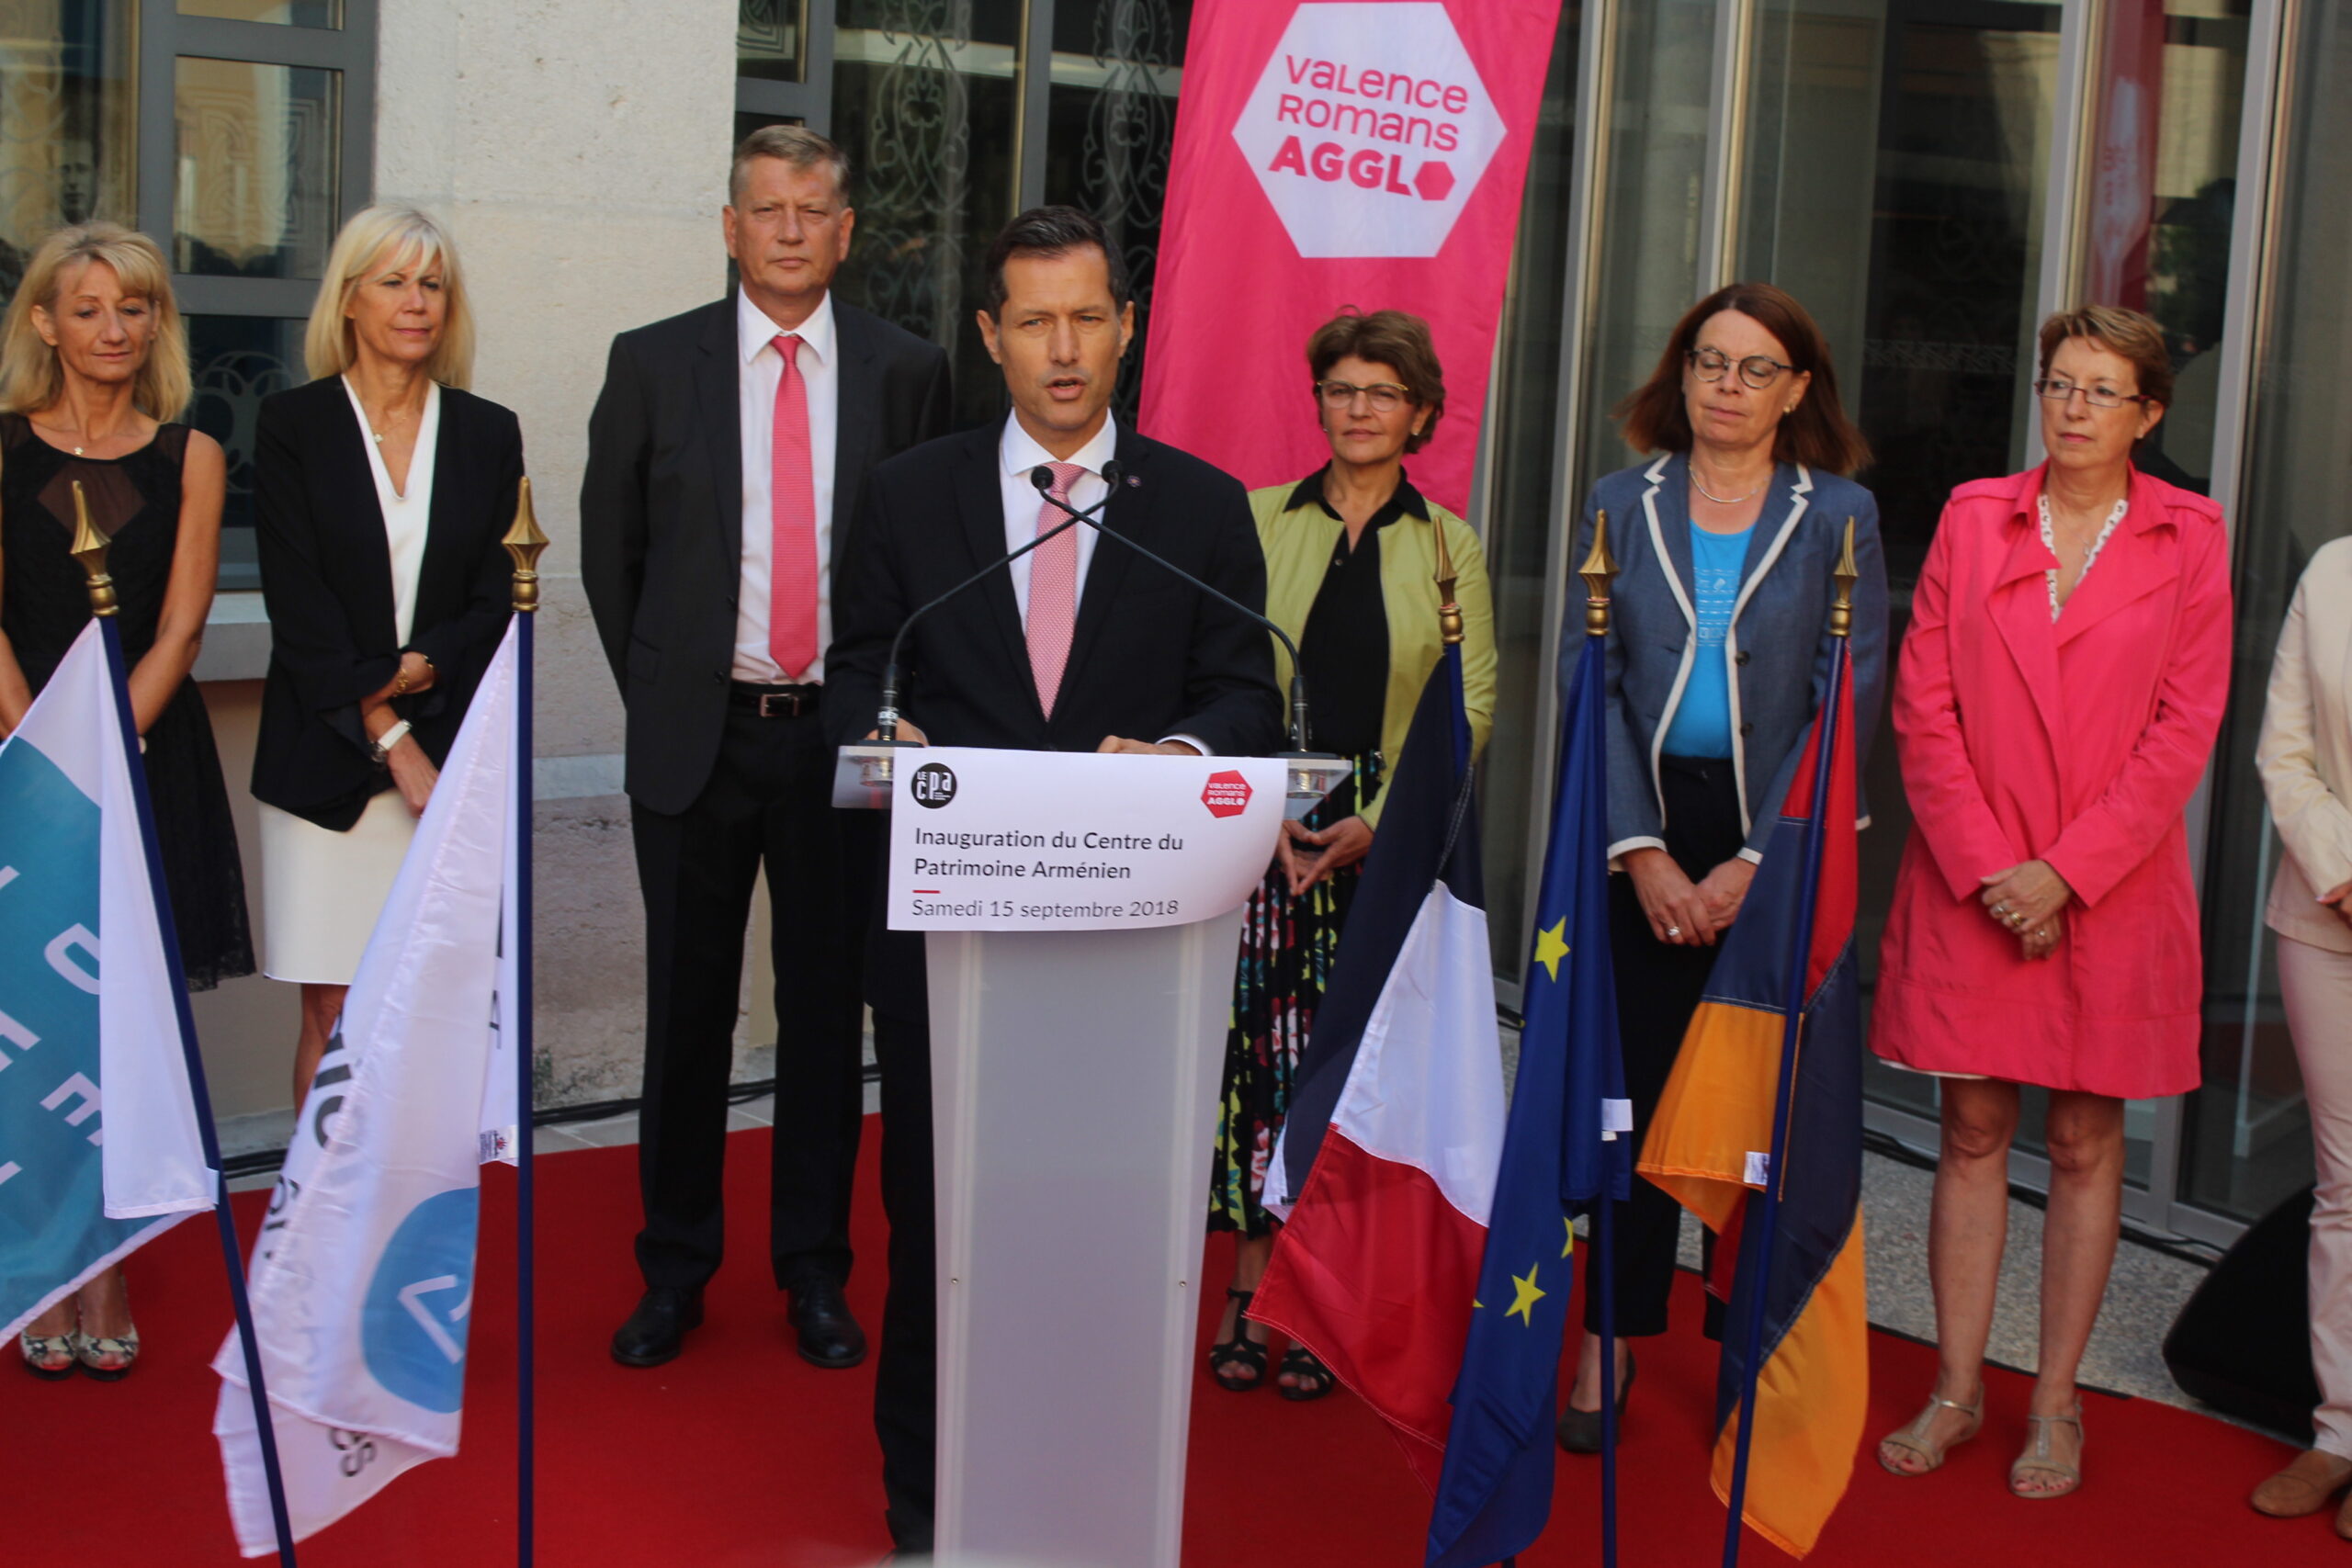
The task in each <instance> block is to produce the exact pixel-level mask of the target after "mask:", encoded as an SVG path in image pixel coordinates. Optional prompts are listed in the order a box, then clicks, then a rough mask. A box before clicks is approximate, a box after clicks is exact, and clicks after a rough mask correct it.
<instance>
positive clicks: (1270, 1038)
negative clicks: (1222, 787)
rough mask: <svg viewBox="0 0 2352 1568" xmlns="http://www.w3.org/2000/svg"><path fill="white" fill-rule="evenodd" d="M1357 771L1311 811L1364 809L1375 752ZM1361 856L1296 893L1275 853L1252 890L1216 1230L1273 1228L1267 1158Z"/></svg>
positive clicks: (1319, 814)
mask: <svg viewBox="0 0 2352 1568" xmlns="http://www.w3.org/2000/svg"><path fill="white" fill-rule="evenodd" d="M1353 761H1354V763H1355V772H1354V773H1353V775H1352V776H1351V778H1350V779H1349V780H1348V781H1347V782H1346V783H1344V784H1341V785H1340V787H1339V788H1338V789H1336V790H1334V791H1333V792H1332V793H1331V795H1330V797H1329V798H1328V799H1327V800H1325V801H1324V803H1323V804H1322V806H1320V807H1317V809H1316V811H1315V813H1314V814H1313V815H1312V816H1310V817H1309V818H1307V819H1306V825H1307V826H1308V827H1310V828H1313V829H1324V828H1328V827H1329V826H1330V825H1331V824H1332V823H1334V822H1341V821H1345V820H1346V819H1347V818H1350V817H1352V816H1354V815H1355V814H1356V810H1357V807H1356V802H1357V801H1359V800H1370V799H1371V798H1372V797H1373V795H1374V794H1375V793H1376V792H1377V791H1378V790H1379V788H1380V775H1381V763H1380V756H1379V753H1377V752H1372V753H1367V754H1366V755H1364V756H1361V757H1357V758H1355V759H1353ZM1362 874H1363V862H1362V861H1358V862H1357V863H1355V864H1353V865H1351V866H1346V867H1343V868H1342V869H1340V870H1339V871H1336V872H1333V873H1332V874H1330V875H1329V876H1328V877H1326V878H1324V879H1323V880H1322V881H1320V882H1318V883H1317V884H1316V885H1315V886H1312V887H1310V888H1308V889H1307V890H1306V892H1305V893H1303V894H1301V895H1300V896H1299V897H1295V898H1294V897H1291V893H1290V883H1289V881H1288V879H1287V878H1285V877H1284V876H1283V871H1282V864H1281V863H1280V862H1279V861H1277V862H1276V863H1274V864H1273V865H1272V866H1270V867H1269V868H1268V869H1267V872H1266V879H1265V880H1264V881H1263V882H1261V883H1260V884H1259V885H1258V889H1257V891H1256V892H1254V893H1252V894H1250V908H1249V909H1248V910H1247V912H1246V913H1245V914H1244V915H1243V917H1242V923H1241V951H1240V956H1239V959H1238V963H1237V964H1236V965H1235V969H1234V976H1233V1022H1232V1025H1231V1027H1230V1028H1229V1029H1228V1031H1227V1034H1226V1037H1225V1077H1224V1081H1223V1084H1222V1087H1221V1089H1220V1092H1219V1093H1218V1096H1217V1118H1216V1147H1215V1148H1214V1150H1213V1151H1212V1152H1211V1154H1210V1156H1209V1229H1211V1230H1213V1231H1238V1232H1239V1233H1240V1234H1241V1235H1246V1236H1260V1235H1266V1234H1267V1233H1268V1228H1269V1224H1270V1219H1271V1216H1269V1215H1268V1214H1267V1213H1266V1211H1265V1208H1264V1206H1263V1204H1262V1202H1261V1198H1262V1195H1263V1193H1264V1191H1265V1188H1266V1162H1267V1161H1268V1160H1269V1159H1271V1158H1272V1156H1273V1152H1274V1139H1275V1138H1276V1137H1277V1136H1279V1135H1280V1134H1281V1133H1282V1127H1283V1114H1284V1113H1285V1112H1286V1111H1288V1110H1289V1109H1290V1097H1291V1086H1292V1082H1293V1079H1294V1078H1295V1075H1296V1074H1297V1071H1298V1063H1299V1058H1300V1057H1301V1056H1302V1055H1305V1053H1306V1039H1307V1035H1308V1034H1309V1033H1310V1032H1313V1030H1314V1028H1315V1014H1316V1012H1317V1010H1318V1009H1319V1008H1320V1007H1321V1006H1322V1002H1323V992H1324V989H1325V988H1326V987H1328V986H1329V984H1330V979H1331V963H1332V960H1333V959H1334V958H1335V957H1337V956H1338V954H1339V951H1340V931H1341V929H1342V928H1343V927H1344V926H1345V925H1346V924H1347V919H1348V907H1349V905H1350V904H1351V902H1352V901H1353V900H1354V897H1355V891H1356V882H1357V879H1358V878H1359V877H1360V876H1361V875H1362Z"/></svg>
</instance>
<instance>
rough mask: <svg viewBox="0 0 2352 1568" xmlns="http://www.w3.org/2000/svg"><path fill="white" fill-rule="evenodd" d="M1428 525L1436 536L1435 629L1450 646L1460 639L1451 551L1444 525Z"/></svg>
mask: <svg viewBox="0 0 2352 1568" xmlns="http://www.w3.org/2000/svg"><path fill="white" fill-rule="evenodd" d="M1430 526H1431V529H1432V531H1433V532H1434V533H1435V534H1436V536H1437V629H1438V635H1439V636H1440V637H1443V638H1444V639H1445V643H1446V646H1448V647H1449V648H1450V647H1453V646H1454V645H1455V644H1457V643H1459V642H1461V640H1462V606H1461V605H1460V604H1456V603H1455V602H1454V598H1453V581H1454V577H1453V551H1451V550H1449V549H1447V548H1446V547H1445V525H1444V524H1442V523H1436V524H1432V525H1430Z"/></svg>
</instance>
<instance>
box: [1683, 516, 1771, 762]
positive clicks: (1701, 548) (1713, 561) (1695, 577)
mask: <svg viewBox="0 0 2352 1568" xmlns="http://www.w3.org/2000/svg"><path fill="white" fill-rule="evenodd" d="M1755 531H1756V528H1755V525H1753V524H1750V525H1748V526H1747V527H1745V528H1742V529H1741V530H1740V531H1739V532H1738V533H1736V534H1713V533H1710V532H1708V531H1707V530H1706V529H1704V528H1702V527H1700V526H1699V525H1698V524H1696V523H1693V524H1691V608H1692V609H1693V610H1694V611H1696V612H1697V613H1698V616H1699V647H1698V649H1697V651H1696V652H1695V653H1694V654H1693V655H1692V656H1691V680H1690V683H1689V684H1687V685H1685V686H1684V687H1683V688H1682V701H1681V702H1680V704H1679V705H1677V706H1676V707H1675V710H1674V722H1673V723H1672V724H1669V725H1668V726H1667V728H1666V747H1665V750H1666V752H1667V754H1668V756H1673V757H1722V758H1726V759H1727V758H1729V757H1730V756H1731V670H1730V668H1729V666H1728V664H1727V663H1726V661H1725V660H1724V637H1726V636H1727V635H1728V634H1729V633H1730V631H1731V611H1732V606H1733V605H1734V604H1737V603H1738V602H1739V573H1740V568H1741V567H1743V566H1745V565H1746V564H1747V536H1749V535H1750V534H1752V533H1754V532H1755Z"/></svg>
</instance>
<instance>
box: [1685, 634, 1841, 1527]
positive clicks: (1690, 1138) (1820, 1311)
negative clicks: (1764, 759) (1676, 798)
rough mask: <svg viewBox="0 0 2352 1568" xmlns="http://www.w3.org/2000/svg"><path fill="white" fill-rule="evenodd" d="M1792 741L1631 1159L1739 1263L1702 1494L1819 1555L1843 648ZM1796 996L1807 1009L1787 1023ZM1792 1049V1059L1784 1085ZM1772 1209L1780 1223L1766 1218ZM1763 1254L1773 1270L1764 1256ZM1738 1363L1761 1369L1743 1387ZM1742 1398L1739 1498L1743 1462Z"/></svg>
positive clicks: (1833, 1263) (1835, 1141) (1829, 1489)
mask: <svg viewBox="0 0 2352 1568" xmlns="http://www.w3.org/2000/svg"><path fill="white" fill-rule="evenodd" d="M1804 744H1805V754H1804V760H1803V761H1802V762H1801V763H1800V764H1799V767H1798V769H1797V773H1796V777H1795V779H1794V780H1793V781H1792V784H1791V785H1790V788H1789V794H1788V798H1787V800H1786V801H1785V802H1784V803H1783V805H1782V807H1781V816H1780V819H1779V821H1778V823H1777V825H1776V826H1775V828H1774V829H1773V834H1772V838H1771V840H1770V843H1769V844H1768V845H1767V847H1766V849H1765V852H1764V858H1763V863H1762V864H1761V865H1759V866H1758V868H1757V872H1756V877H1755V881H1754V882H1753V884H1752V885H1751V886H1749V888H1748V892H1747V901H1746V902H1745V903H1744V904H1743V905H1742V906H1741V908H1740V913H1739V919H1737V920H1736V922H1735V923H1734V924H1733V926H1732V928H1731V931H1730V934H1729V935H1728V936H1726V937H1725V938H1724V944H1723V950H1722V953H1721V955H1720V956H1719V957H1718V958H1717V959H1716V961H1715V967H1714V972H1713V976H1711V977H1710V978H1709V980H1708V983H1707V988H1706V992H1705V995H1704V996H1703V998H1702V1000H1701V1002H1700V1006H1699V1010H1698V1012H1697V1014H1696V1015H1695V1016H1693V1018H1692V1019H1691V1029H1690V1032H1688V1033H1687V1034H1686V1035H1685V1036H1684V1037H1683V1042H1682V1052H1681V1055H1679V1057H1678V1058H1677V1060H1676V1062H1675V1066H1674V1072H1673V1075H1672V1077H1669V1078H1668V1082H1667V1087H1666V1092H1665V1095H1664V1097H1663V1098H1662V1099H1661V1100H1660V1101H1659V1104H1658V1109H1657V1115H1656V1116H1655V1117H1654V1118H1653V1120H1652V1122H1651V1126H1650V1132H1649V1138H1648V1141H1647V1143H1646V1144H1645V1146H1644V1148H1643V1150H1642V1157H1641V1164H1640V1169H1641V1171H1642V1173H1643V1174H1644V1175H1645V1176H1646V1177H1648V1178H1649V1179H1651V1180H1652V1181H1654V1182H1656V1183H1657V1185H1658V1186H1660V1187H1662V1188H1664V1189H1665V1190H1667V1191H1668V1192H1670V1193H1672V1194H1673V1195H1674V1197H1675V1198H1676V1200H1677V1201H1679V1202H1680V1203H1681V1204H1682V1206H1683V1207H1684V1208H1686V1209H1689V1210H1690V1211H1691V1213H1694V1214H1697V1215H1698V1216H1699V1218H1700V1219H1701V1220H1702V1221H1703V1222H1704V1223H1705V1224H1706V1225H1707V1228H1708V1229H1710V1230H1712V1231H1713V1232H1714V1233H1715V1235H1716V1238H1717V1241H1718V1243H1719V1244H1720V1245H1719V1246H1718V1247H1717V1249H1716V1257H1717V1258H1718V1259H1724V1258H1733V1257H1736V1258H1737V1271H1736V1274H1735V1275H1734V1276H1733V1278H1732V1280H1731V1281H1730V1285H1729V1292H1728V1293H1729V1297H1730V1312H1729V1314H1728V1315H1727V1318H1726V1322H1727V1324H1728V1325H1729V1326H1728V1328H1727V1331H1726V1333H1725V1336H1724V1351H1723V1360H1722V1365H1721V1370H1720V1371H1719V1374H1718V1377H1717V1382H1716V1392H1715V1412H1716V1427H1717V1437H1716V1441H1715V1450H1714V1464H1713V1482H1714V1487H1715V1493H1716V1495H1717V1496H1719V1497H1722V1498H1723V1499H1724V1501H1725V1502H1726V1503H1727V1504H1730V1503H1733V1502H1734V1501H1735V1499H1737V1500H1738V1503H1739V1506H1740V1507H1741V1512H1742V1516H1743V1517H1744V1518H1745V1519H1746V1521H1747V1524H1748V1525H1749V1527H1750V1528H1752V1529H1755V1530H1756V1531H1757V1532H1758V1533H1759V1534H1761V1535H1762V1536H1764V1537H1765V1539H1767V1540H1770V1541H1771V1542H1772V1543H1773V1544H1775V1545H1776V1546H1779V1547H1780V1548H1781V1550H1783V1551H1787V1552H1789V1553H1791V1554H1792V1555H1793V1556H1797V1557H1803V1556H1804V1555H1805V1554H1806V1553H1807V1552H1808V1551H1812V1550H1813V1547H1814V1544H1815V1541H1817V1540H1819V1539H1820V1535H1821V1531H1822V1528H1823V1527H1824V1526H1825V1525H1826V1523H1827V1522H1828V1519H1829V1516H1830V1514H1831V1512H1832V1511H1833V1510H1834V1509H1835V1508H1836V1507H1837V1506H1838V1499H1839V1498H1840V1497H1841V1496H1842V1495H1844V1494H1845V1490H1846V1484H1847V1483H1848V1481H1849V1479H1851V1477H1852V1473H1853V1468H1854V1453H1855V1450H1856V1448H1857V1446H1858V1444H1859V1443H1860V1438H1861V1433H1862V1423H1863V1415H1864V1408H1865V1406H1866V1404H1867V1403H1868V1399H1869V1370H1868V1369H1869V1359H1868V1349H1867V1347H1866V1345H1865V1343H1864V1336H1865V1334H1866V1333H1867V1332H1868V1329H1869V1319H1868V1316H1867V1314H1866V1303H1865V1301H1864V1293H1863V1279H1862V1227H1861V1224H1860V1218H1861V1213H1860V1194H1861V1165H1862V1034H1861V1004H1860V990H1859V987H1858V981H1857V976H1856V972H1855V958H1854V905H1855V897H1856V892H1855V887H1856V882H1855V863H1856V846H1855V830H1854V825H1855V797H1856V787H1857V786H1856V779H1855V761H1854V758H1855V752H1854V725H1853V695H1852V691H1851V683H1850V681H1849V664H1848V660H1847V654H1846V645H1845V642H1844V640H1843V639H1842V638H1840V639H1838V641H1837V643H1836V647H1835V654H1834V657H1833V659H1832V660H1831V664H1830V679H1829V690H1828V694H1827V698H1826V701H1825V702H1824V704H1823V705H1822V716H1821V717H1819V718H1816V719H1815V723H1814V729H1813V732H1812V734H1811V736H1810V737H1809V738H1808V739H1806V741H1805V743H1804ZM1825 746H1826V748H1827V750H1828V751H1829V755H1830V759H1831V762H1830V766H1829V768H1828V771H1827V776H1826V778H1825V777H1823V776H1822V751H1823V750H1824V748H1825ZM1808 917H1809V918H1808ZM1800 964H1802V970H1800V967H1799V965H1800ZM1800 974H1801V976H1802V978H1801V979H1800ZM1792 997H1798V998H1802V999H1801V1002H1800V1004H1799V1011H1798V1016H1797V1017H1796V1019H1794V1020H1793V1021H1792V1020H1791V1019H1790V1017H1789V1012H1790V1000H1789V998H1792ZM1790 1051H1793V1052H1794V1053H1795V1060H1794V1062H1793V1063H1791V1064H1786V1066H1787V1067H1788V1071H1787V1072H1786V1073H1785V1074H1784V1072H1783V1066H1784V1063H1783V1055H1784V1053H1785V1052H1790ZM1783 1104H1785V1107H1786V1117H1787V1122H1786V1127H1785V1130H1784V1131H1783V1132H1782V1133H1781V1137H1780V1143H1781V1153H1780V1155H1779V1157H1778V1158H1777V1159H1776V1158H1775V1157H1774V1154H1773V1149H1774V1143H1775V1121H1776V1108H1778V1107H1780V1106H1781V1105H1783ZM1767 1203H1770V1204H1772V1205H1774V1206H1775V1212H1773V1213H1769V1214H1768V1213H1767V1212H1766V1209H1765V1205H1766V1204H1767ZM1744 1231H1745V1232H1750V1233H1756V1234H1749V1235H1745V1236H1744V1237H1743V1235H1742V1233H1743V1232H1744ZM1767 1240H1769V1243H1770V1249H1769V1258H1767V1257H1765V1256H1763V1254H1764V1251H1765V1249H1764V1247H1762V1246H1760V1245H1759V1244H1760V1243H1762V1242H1764V1241H1767ZM1759 1285H1760V1286H1761V1291H1762V1294H1761V1299H1760V1300H1758V1295H1757V1292H1758V1288H1759ZM1718 1293H1723V1292H1722V1291H1721V1290H1720V1289H1719V1290H1718ZM1757 1320H1760V1325H1761V1326H1760V1332H1758V1334H1757V1335H1755V1336H1754V1337H1753V1338H1752V1339H1750V1338H1749V1337H1748V1336H1747V1335H1745V1334H1744V1333H1743V1332H1742V1330H1741V1325H1745V1324H1747V1323H1749V1322H1751V1321H1757ZM1751 1348H1752V1350H1753V1352H1754V1354H1755V1355H1756V1356H1757V1357H1758V1358H1760V1365H1759V1366H1758V1368H1757V1369H1756V1371H1754V1373H1753V1374H1752V1382H1751V1373H1750V1371H1749V1366H1748V1362H1749V1356H1750V1351H1751ZM1751 1386H1752V1387H1753V1389H1754V1417H1753V1419H1754V1430H1753V1431H1752V1432H1751V1433H1747V1434H1746V1437H1747V1446H1748V1447H1749V1449H1750V1450H1751V1453H1750V1455H1749V1456H1748V1464H1749V1466H1750V1468H1751V1470H1752V1472H1753V1475H1754V1479H1755V1484H1754V1486H1753V1487H1752V1488H1750V1487H1748V1486H1747V1484H1746V1482H1747V1475H1746V1474H1743V1473H1742V1472H1741V1471H1740V1467H1739V1462H1738V1461H1739V1459H1740V1455H1739V1453H1738V1450H1739V1447H1740V1439H1741V1437H1742V1431H1741V1428H1742V1426H1743V1423H1744V1421H1745V1419H1746V1417H1745V1416H1744V1414H1743V1409H1742V1407H1743V1405H1744V1404H1746V1403H1747V1393H1748V1390H1749V1388H1750V1387H1751ZM1734 1540H1735V1546H1736V1536H1735V1538H1734Z"/></svg>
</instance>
